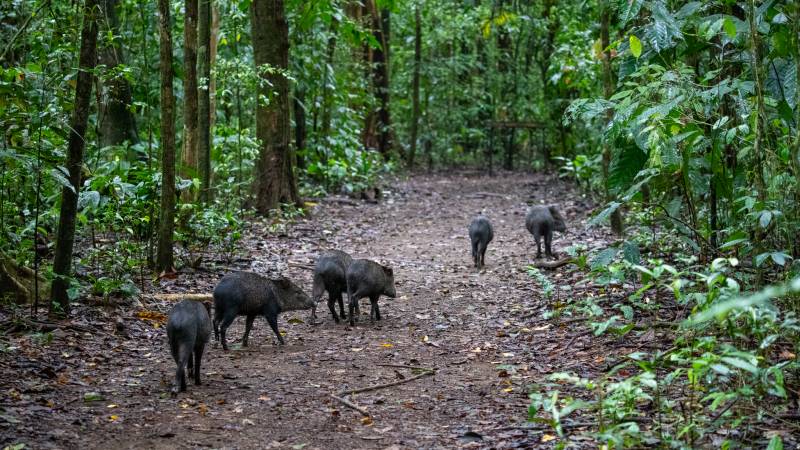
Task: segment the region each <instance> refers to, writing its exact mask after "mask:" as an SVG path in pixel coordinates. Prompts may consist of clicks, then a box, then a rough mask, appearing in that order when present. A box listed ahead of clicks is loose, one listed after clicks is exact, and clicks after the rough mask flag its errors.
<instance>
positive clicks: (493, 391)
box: [0, 173, 609, 449]
mask: <svg viewBox="0 0 800 450" xmlns="http://www.w3.org/2000/svg"><path fill="white" fill-rule="evenodd" d="M534 203H548V204H550V203H552V204H557V205H560V206H561V208H562V212H563V213H564V215H565V217H566V219H567V223H568V231H567V233H566V234H564V235H556V239H555V241H554V251H556V252H561V253H562V254H563V249H564V248H565V247H567V246H569V245H572V244H578V243H581V244H585V245H587V246H588V247H589V248H590V249H592V248H599V247H601V246H604V245H606V243H607V240H608V237H607V236H605V235H604V234H603V232H602V231H597V230H590V231H586V230H585V229H584V226H583V223H582V222H583V220H584V218H585V215H586V214H587V211H588V210H589V208H590V207H591V206H592V205H591V203H590V202H589V201H587V200H585V199H583V198H582V197H581V196H580V195H579V194H578V193H577V192H576V191H575V190H574V189H573V188H572V187H570V185H569V184H568V183H563V182H561V181H558V180H555V179H553V178H551V177H547V176H544V175H538V174H522V173H502V174H500V175H498V176H496V177H485V176H479V175H469V174H449V175H436V176H431V175H426V176H425V177H411V178H410V179H408V180H406V181H402V182H398V183H396V184H395V185H394V186H393V187H391V188H388V189H387V192H386V195H385V197H384V199H383V200H381V202H380V203H378V204H370V203H361V202H353V201H344V200H341V199H334V198H332V199H327V200H324V201H322V202H320V203H319V204H318V205H317V206H315V207H313V209H312V211H311V214H309V215H308V217H306V218H303V219H301V220H300V221H299V222H298V223H296V224H294V225H292V226H289V227H288V229H287V232H286V233H285V234H283V235H274V234H268V233H267V232H266V226H265V225H264V224H262V223H253V224H251V226H250V233H249V234H248V236H247V238H246V239H245V242H244V248H245V249H246V250H245V251H244V252H243V254H241V255H240V257H239V258H238V259H237V260H236V261H234V263H233V264H231V265H230V266H228V267H226V265H225V263H224V261H222V260H219V261H211V263H212V265H216V268H214V269H213V270H209V271H196V272H181V273H180V274H179V276H178V278H177V279H175V280H162V281H161V284H160V286H157V287H155V288H153V291H152V292H150V293H156V292H173V293H178V292H208V293H210V292H211V290H212V289H213V286H214V285H215V283H216V282H217V281H218V280H219V279H220V278H221V276H222V275H223V274H224V273H225V272H226V271H228V270H232V269H243V270H252V271H255V272H259V273H268V272H282V273H284V274H285V275H287V276H289V277H290V278H292V279H293V280H295V281H296V282H297V283H298V284H300V285H301V286H303V287H304V288H306V289H307V291H308V292H310V290H311V272H310V271H309V270H307V269H304V268H303V267H302V266H303V265H309V264H312V262H313V260H314V258H315V257H316V255H317V254H318V253H319V252H320V250H322V249H329V248H338V249H342V250H345V251H348V252H350V253H351V254H352V255H353V257H367V258H371V259H375V260H377V261H379V262H381V263H384V264H387V265H390V266H392V267H393V269H394V273H395V280H396V284H397V293H398V297H397V298H396V299H387V298H381V300H380V305H381V314H382V316H383V320H382V321H380V322H376V323H374V324H372V323H370V321H369V317H368V314H369V306H368V304H367V302H366V301H365V302H364V303H363V304H362V308H361V311H362V317H361V318H360V321H359V323H357V324H356V326H355V327H352V328H351V327H349V326H347V325H345V324H344V323H341V324H335V323H334V322H333V319H332V318H331V316H330V313H329V312H328V310H327V306H325V304H324V302H323V303H322V304H320V307H319V308H318V309H317V314H318V316H319V319H320V320H321V321H322V322H323V323H322V324H320V325H311V324H310V323H309V317H308V316H309V314H308V313H307V312H299V313H287V314H284V315H282V316H281V317H280V319H279V327H280V328H281V330H283V331H284V332H285V339H286V343H287V345H285V346H282V347H279V346H277V345H276V340H275V338H274V336H273V335H272V332H271V330H270V329H269V327H268V325H267V323H266V321H264V320H263V318H259V319H257V320H256V322H255V325H254V327H253V332H252V333H251V336H250V346H249V347H247V348H242V347H241V346H240V339H241V336H242V333H243V330H244V318H239V319H237V320H236V322H234V324H233V326H232V327H231V328H230V329H229V333H228V339H229V343H231V344H233V345H232V350H231V351H229V352H227V353H224V352H223V351H222V349H221V348H219V347H218V346H213V347H211V348H208V349H207V351H206V356H205V358H204V367H203V371H202V372H203V382H204V384H203V385H202V386H194V385H193V384H191V383H190V384H189V387H188V391H187V392H186V393H182V394H181V395H179V396H178V397H177V398H176V399H173V398H170V397H169V396H168V395H167V392H168V390H169V385H170V383H171V382H172V379H173V376H174V369H175V368H174V363H173V362H172V360H171V358H170V356H169V352H168V350H167V346H166V335H165V332H164V329H163V327H162V326H161V323H162V322H161V320H162V318H163V317H162V316H160V314H164V313H166V312H167V311H168V310H169V308H170V307H171V303H169V302H166V301H159V300H153V299H151V298H150V297H148V296H145V297H143V300H142V308H138V309H137V308H128V309H123V310H121V311H116V310H111V309H108V310H104V309H102V308H95V307H93V308H88V307H81V308H79V309H78V311H77V312H76V317H75V319H74V320H73V322H75V323H80V324H81V325H80V327H75V328H61V329H58V330H56V331H54V332H53V335H52V342H49V343H48V342H44V341H43V340H37V339H35V338H33V337H31V336H30V335H27V336H18V337H15V338H14V340H13V341H11V342H9V343H8V345H9V347H12V348H13V349H12V350H8V351H5V352H3V353H0V369H2V371H1V372H0V373H3V374H5V375H3V376H2V377H0V378H1V379H0V392H1V393H0V396H2V398H1V401H2V414H0V436H2V438H1V439H0V443H2V445H9V444H14V443H25V444H27V445H28V446H30V447H32V448H100V447H102V448H109V447H112V448H175V447H181V448H197V447H214V448H223V447H224V448H305V449H312V448H318V449H329V448H387V447H392V446H396V448H453V447H460V446H463V447H468V448H484V447H487V448H488V447H492V448H531V447H538V446H543V447H550V446H552V442H549V443H548V441H549V436H547V435H546V433H547V432H548V430H546V429H544V428H541V427H531V426H530V424H528V423H527V422H526V419H527V408H528V404H529V401H528V386H529V385H530V384H532V383H535V382H537V381H541V380H543V379H544V377H546V376H547V375H548V374H550V373H552V372H557V371H576V372H578V373H579V374H581V375H583V376H589V375H592V374H596V373H597V371H599V370H601V369H602V368H603V367H602V366H603V361H604V358H605V356H606V355H607V354H608V353H609V349H608V348H607V347H606V346H605V345H604V343H603V342H599V341H595V342H592V345H591V346H590V345H589V339H590V337H589V336H588V335H585V334H580V335H579V333H577V332H576V330H575V329H572V328H570V326H569V325H567V326H563V325H562V326H559V325H558V322H556V321H552V322H551V321H547V320H544V319H543V318H542V313H543V312H544V311H545V310H546V309H548V308H550V307H551V306H552V304H553V303H554V302H559V301H562V300H563V297H564V296H567V295H569V296H579V295H582V293H583V292H585V290H586V289H588V287H585V286H583V285H582V284H581V283H580V281H581V278H580V275H579V274H577V273H573V272H571V270H570V269H569V267H562V268H560V269H557V270H554V271H549V272H546V274H547V276H548V277H549V278H550V279H551V280H552V281H553V283H554V284H555V285H556V286H559V287H563V286H566V287H568V288H564V289H558V290H557V291H556V292H555V294H554V295H553V297H551V298H545V296H543V295H542V293H541V292H540V288H539V286H538V284H537V283H536V282H535V281H534V280H533V279H532V278H531V277H530V276H529V275H528V274H527V270H526V268H527V266H528V264H530V263H531V262H532V261H533V256H534V255H535V244H534V242H533V239H532V237H531V236H530V235H529V234H528V233H527V231H526V230H525V228H524V217H525V211H526V208H527V206H528V205H530V204H534ZM479 211H482V212H484V213H485V214H486V215H487V216H488V217H489V218H490V219H491V220H492V223H493V225H494V230H495V238H494V241H493V242H492V243H491V244H490V246H489V250H488V251H487V254H486V267H485V270H484V271H483V272H482V273H477V272H476V270H475V269H474V268H473V267H472V261H471V256H470V246H469V239H468V236H467V225H468V224H469V221H470V218H471V217H472V216H473V215H474V214H475V213H477V212H479ZM120 314H121V315H122V318H123V325H124V326H122V327H121V330H120V329H115V325H114V323H115V319H116V317H117V316H118V315H120ZM400 366H409V367H425V368H430V369H433V370H435V373H434V374H433V375H431V376H422V377H419V378H416V379H414V380H411V381H409V382H406V383H402V384H399V385H395V386H391V387H386V388H381V389H376V390H373V391H369V392H364V393H359V394H355V395H352V396H347V397H346V398H347V399H348V400H350V401H351V402H353V403H355V404H357V405H358V406H360V407H362V408H364V409H366V410H367V411H368V412H369V414H370V415H371V417H370V418H364V417H362V415H361V414H360V413H359V412H357V411H355V410H353V409H350V408H348V407H346V406H345V405H343V404H342V403H340V402H338V401H336V400H335V399H333V398H332V397H330V395H329V394H333V395H339V396H345V394H344V392H346V391H352V390H355V389H359V388H363V387H368V386H373V385H380V384H386V383H391V382H395V381H404V380H407V379H409V378H411V377H413V376H415V375H419V374H420V373H422V372H420V371H419V370H417V369H412V368H409V367H400Z"/></svg>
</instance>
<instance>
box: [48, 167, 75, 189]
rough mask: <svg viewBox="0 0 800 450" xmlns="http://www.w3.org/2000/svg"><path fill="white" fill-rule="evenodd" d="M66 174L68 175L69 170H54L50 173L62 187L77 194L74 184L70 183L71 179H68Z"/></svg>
mask: <svg viewBox="0 0 800 450" xmlns="http://www.w3.org/2000/svg"><path fill="white" fill-rule="evenodd" d="M65 173H67V169H65V168H61V167H59V168H54V169H52V170H51V171H50V176H51V177H53V179H54V180H56V181H57V182H58V184H60V185H61V186H64V187H65V188H67V189H69V190H70V191H72V192H75V187H73V186H72V183H70V182H69V179H67V176H66V175H65Z"/></svg>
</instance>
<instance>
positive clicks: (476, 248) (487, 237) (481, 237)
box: [469, 214, 494, 270]
mask: <svg viewBox="0 0 800 450" xmlns="http://www.w3.org/2000/svg"><path fill="white" fill-rule="evenodd" d="M492 239H494V230H493V229H492V223H491V222H489V219H487V218H486V216H483V215H480V214H479V215H478V216H476V217H475V218H474V219H472V223H470V224H469V240H470V243H471V245H472V260H473V263H474V265H475V267H477V268H478V270H481V268H482V267H483V265H484V264H485V256H486V248H487V247H488V246H489V243H490V242H492Z"/></svg>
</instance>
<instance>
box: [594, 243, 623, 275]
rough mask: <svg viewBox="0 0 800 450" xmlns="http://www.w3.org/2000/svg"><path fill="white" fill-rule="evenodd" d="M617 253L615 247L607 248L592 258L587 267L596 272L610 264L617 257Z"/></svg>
mask: <svg viewBox="0 0 800 450" xmlns="http://www.w3.org/2000/svg"><path fill="white" fill-rule="evenodd" d="M617 252H619V250H618V249H617V248H616V247H608V248H607V249H605V250H603V251H602V252H600V253H598V254H597V256H595V257H594V259H593V260H592V262H591V263H590V264H589V267H591V268H592V270H597V269H599V268H601V267H605V266H607V265H609V264H611V262H612V261H614V258H616V257H617Z"/></svg>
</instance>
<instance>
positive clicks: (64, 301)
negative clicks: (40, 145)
mask: <svg viewBox="0 0 800 450" xmlns="http://www.w3.org/2000/svg"><path fill="white" fill-rule="evenodd" d="M97 14H98V4H97V0H86V3H85V5H84V10H83V28H82V29H81V46H80V56H79V58H78V79H77V82H76V84H75V109H74V110H73V111H72V119H70V129H69V130H70V131H69V139H68V143H67V164H66V166H67V170H68V171H69V184H70V187H64V188H63V189H62V190H61V211H60V214H59V218H58V234H57V236H56V249H55V255H54V260H53V274H54V275H55V279H54V280H53V286H52V291H51V295H52V300H53V301H52V302H51V303H50V312H51V313H55V312H58V311H55V310H54V309H53V306H54V305H58V307H59V309H60V312H62V313H63V314H65V315H67V314H69V295H68V290H69V285H70V276H71V267H72V248H73V245H74V243H75V217H76V215H77V212H78V194H79V193H80V185H81V168H82V167H83V150H84V145H85V138H86V128H87V126H88V122H89V101H90V99H91V95H92V74H91V71H92V69H94V67H95V64H96V62H97Z"/></svg>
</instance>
